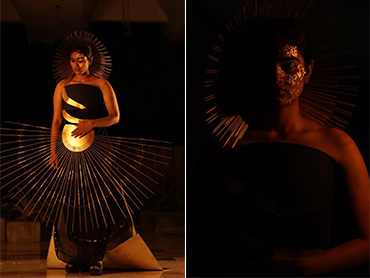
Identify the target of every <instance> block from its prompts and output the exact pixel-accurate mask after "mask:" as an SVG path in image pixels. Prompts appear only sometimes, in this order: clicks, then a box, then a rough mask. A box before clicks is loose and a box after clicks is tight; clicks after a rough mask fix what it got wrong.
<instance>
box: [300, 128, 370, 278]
mask: <svg viewBox="0 0 370 278" xmlns="http://www.w3.org/2000/svg"><path fill="white" fill-rule="evenodd" d="M335 133H336V134H335V137H336V139H335V140H334V141H336V143H334V146H335V148H336V151H335V154H334V157H333V158H334V159H335V160H336V162H337V163H338V165H339V166H340V168H341V169H342V171H343V173H344V179H345V180H344V181H345V183H346V185H347V192H348V194H349V199H350V202H351V206H352V208H353V211H354V215H353V217H354V219H355V223H356V225H357V229H358V230H359V234H358V237H357V238H353V239H352V240H350V241H348V242H346V243H344V244H341V245H339V246H336V247H334V248H331V249H328V250H325V251H323V252H320V253H316V254H314V255H310V256H307V257H303V258H298V259H297V261H296V262H297V266H298V267H299V269H300V270H301V272H302V274H304V275H305V276H318V275H325V274H329V273H335V272H338V271H342V270H346V269H350V268H352V267H356V266H358V265H360V264H362V263H365V262H367V261H369V176H368V172H367V169H366V165H365V163H364V161H363V159H362V156H361V154H360V152H359V150H358V148H357V146H356V144H355V143H354V142H353V140H352V139H351V138H350V137H349V136H348V135H347V134H345V133H344V132H339V131H336V132H335Z"/></svg>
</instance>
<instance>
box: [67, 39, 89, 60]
mask: <svg viewBox="0 0 370 278" xmlns="http://www.w3.org/2000/svg"><path fill="white" fill-rule="evenodd" d="M72 52H79V53H81V54H83V55H85V56H86V57H87V58H89V59H90V58H91V57H92V50H91V47H90V45H89V44H88V43H86V42H78V43H75V44H72V45H71V47H70V49H69V51H68V53H69V55H70V54H71V53H72Z"/></svg>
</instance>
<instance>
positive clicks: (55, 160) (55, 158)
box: [49, 152, 59, 170]
mask: <svg viewBox="0 0 370 278" xmlns="http://www.w3.org/2000/svg"><path fill="white" fill-rule="evenodd" d="M49 164H50V166H51V167H53V168H54V169H55V170H58V169H59V165H58V156H57V155H56V154H55V152H51V154H50V160H49Z"/></svg>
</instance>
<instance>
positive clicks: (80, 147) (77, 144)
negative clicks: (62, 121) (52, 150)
mask: <svg viewBox="0 0 370 278" xmlns="http://www.w3.org/2000/svg"><path fill="white" fill-rule="evenodd" d="M75 129H76V125H69V124H67V125H65V126H64V128H63V131H62V141H63V144H64V146H65V147H66V148H67V149H68V150H70V151H72V152H82V151H84V150H86V149H87V148H89V147H90V146H91V144H92V143H93V142H94V137H95V132H94V130H91V131H90V132H89V133H88V134H86V135H85V136H84V137H82V138H75V137H72V135H71V134H72V131H73V130H75Z"/></svg>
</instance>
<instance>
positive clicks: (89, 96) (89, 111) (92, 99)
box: [62, 84, 108, 119]
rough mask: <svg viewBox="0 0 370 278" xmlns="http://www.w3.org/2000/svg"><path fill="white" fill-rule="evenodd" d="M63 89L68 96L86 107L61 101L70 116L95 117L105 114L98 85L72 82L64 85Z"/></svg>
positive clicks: (80, 117)
mask: <svg viewBox="0 0 370 278" xmlns="http://www.w3.org/2000/svg"><path fill="white" fill-rule="evenodd" d="M65 90H66V93H67V95H68V97H69V98H71V99H72V100H74V101H76V102H78V103H79V104H82V105H83V106H85V107H86V109H80V108H78V107H76V106H73V105H69V104H67V103H66V102H65V101H63V103H62V109H63V110H65V111H66V112H67V113H68V114H70V115H71V116H73V117H76V118H79V119H96V118H102V117H104V116H107V114H108V113H107V110H106V108H105V104H104V99H103V94H102V92H101V90H100V88H99V87H96V86H92V85H88V84H72V85H67V86H65Z"/></svg>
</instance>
